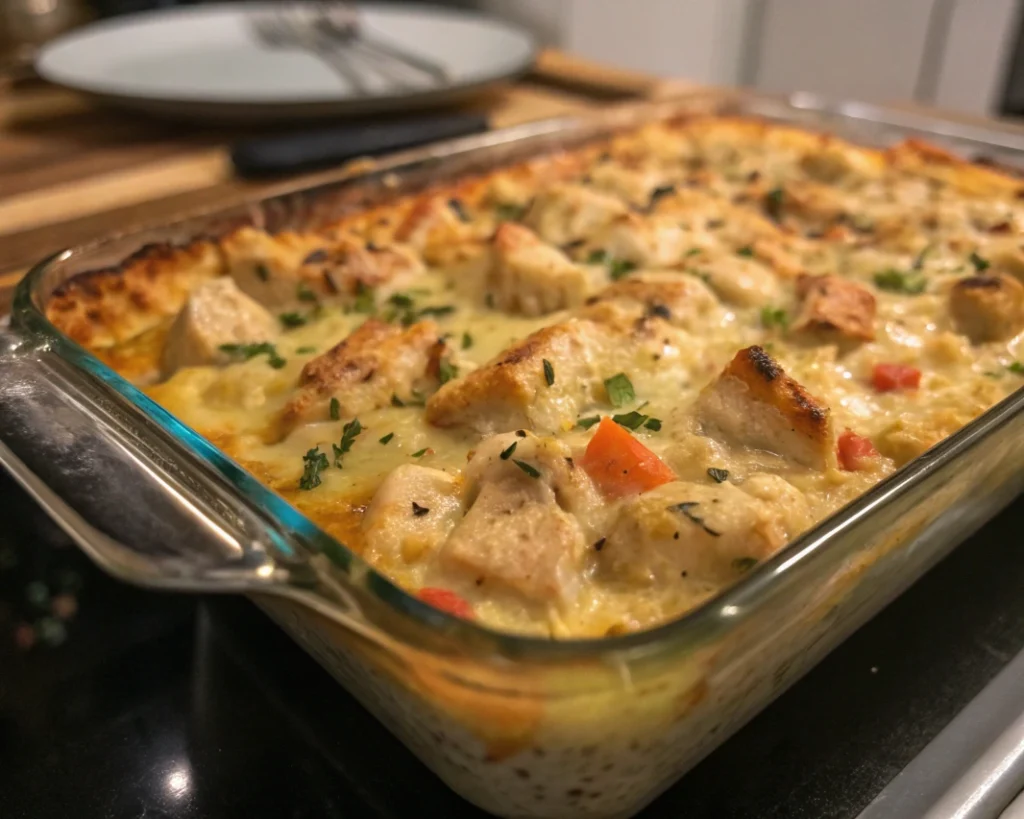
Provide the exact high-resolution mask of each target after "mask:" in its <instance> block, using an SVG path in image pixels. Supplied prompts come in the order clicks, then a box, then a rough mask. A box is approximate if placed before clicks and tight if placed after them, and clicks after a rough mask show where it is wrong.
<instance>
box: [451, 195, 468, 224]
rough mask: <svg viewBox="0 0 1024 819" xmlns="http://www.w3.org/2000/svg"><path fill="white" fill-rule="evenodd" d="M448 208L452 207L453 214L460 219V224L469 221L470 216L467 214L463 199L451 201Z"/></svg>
mask: <svg viewBox="0 0 1024 819" xmlns="http://www.w3.org/2000/svg"><path fill="white" fill-rule="evenodd" d="M448 207H450V208H451V209H452V212H453V213H454V214H455V215H456V216H458V217H459V221H460V222H468V221H469V214H468V213H466V208H465V207H464V206H463V204H462V200H461V199H449V200H448Z"/></svg>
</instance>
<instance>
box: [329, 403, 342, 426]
mask: <svg viewBox="0 0 1024 819" xmlns="http://www.w3.org/2000/svg"><path fill="white" fill-rule="evenodd" d="M331 420H332V421H340V420H341V402H340V401H339V400H338V399H337V398H332V399H331Z"/></svg>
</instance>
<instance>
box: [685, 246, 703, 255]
mask: <svg viewBox="0 0 1024 819" xmlns="http://www.w3.org/2000/svg"><path fill="white" fill-rule="evenodd" d="M703 252H704V248H702V247H691V248H690V249H689V250H687V251H686V253H685V254H684V256H699V255H700V254H701V253H703Z"/></svg>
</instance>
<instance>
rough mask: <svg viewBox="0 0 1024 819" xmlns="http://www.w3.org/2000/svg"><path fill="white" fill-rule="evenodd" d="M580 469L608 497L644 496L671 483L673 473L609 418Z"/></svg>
mask: <svg viewBox="0 0 1024 819" xmlns="http://www.w3.org/2000/svg"><path fill="white" fill-rule="evenodd" d="M580 466H582V467H583V469H584V470H585V471H586V473H587V474H588V475H590V477H591V478H593V479H594V483H596V484H597V485H598V486H599V487H600V489H601V491H602V492H604V494H605V495H608V496H609V497H616V498H617V497H622V496H623V495H631V494H635V493H638V492H647V491H648V490H650V489H654V488H655V487H656V486H661V485H662V484H663V483H668V482H669V481H674V480H675V479H676V476H675V473H674V472H673V471H672V470H671V469H670V468H669V467H668V465H667V464H666V463H665V462H664V461H662V460H661V458H659V457H658V456H657V455H655V454H654V453H653V452H651V450H649V449H648V448H647V447H645V446H644V445H643V444H642V443H640V442H639V441H638V440H637V439H636V438H634V437H633V436H632V435H630V434H629V431H628V430H627V429H625V428H624V427H621V426H619V425H618V424H616V423H615V422H614V421H613V420H612V419H611V418H602V419H601V424H600V425H599V426H598V428H597V432H595V433H594V437H593V438H591V439H590V443H589V444H587V450H586V452H584V453H583V458H582V459H581V460H580Z"/></svg>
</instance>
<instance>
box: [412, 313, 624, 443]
mask: <svg viewBox="0 0 1024 819" xmlns="http://www.w3.org/2000/svg"><path fill="white" fill-rule="evenodd" d="M614 343H615V339H614V338H612V337H611V335H610V334H609V333H608V332H607V330H606V328H604V327H602V326H601V325H598V324H595V323H594V322H591V321H583V320H579V319H570V320H568V321H565V322H561V323H559V324H553V325H551V326H550V327H544V328H542V329H540V330H538V331H537V332H535V333H532V334H530V335H529V336H527V337H526V338H525V339H523V341H521V342H518V343H516V344H514V345H512V346H511V347H510V348H508V349H507V350H505V351H504V352H502V353H501V354H499V355H498V356H497V357H496V358H495V359H493V360H492V361H490V362H488V363H487V364H485V365H484V366H482V367H480V368H479V369H477V370H474V371H473V372H471V373H469V374H468V375H467V376H465V377H464V378H459V379H456V380H453V381H449V382H448V383H447V384H444V385H443V386H442V387H441V389H439V390H438V391H437V392H436V393H434V395H432V396H431V397H430V398H429V399H428V400H427V420H428V421H429V422H430V423H432V424H436V425H437V426H441V427H452V426H467V427H470V428H471V429H474V430H476V431H477V432H479V433H481V434H485V435H487V434H491V433H494V432H507V431H508V430H512V429H518V428H528V429H538V430H547V431H553V430H557V429H559V428H561V427H563V426H564V425H566V424H568V425H570V426H571V425H572V424H574V423H575V422H576V417H577V415H578V413H579V409H580V407H582V406H584V405H586V404H588V403H591V402H593V401H594V400H595V398H596V396H597V394H598V392H597V390H598V388H599V386H600V384H601V378H602V375H601V373H602V369H601V364H602V359H604V358H605V355H606V352H607V350H608V347H609V346H610V345H613V344H614ZM545 360H547V361H548V362H550V364H551V366H552V369H553V371H554V373H555V381H554V383H553V384H552V385H550V386H549V385H548V384H547V381H546V379H545V375H544V366H543V362H544V361H545Z"/></svg>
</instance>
